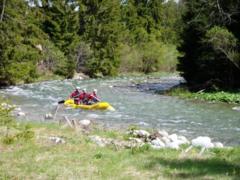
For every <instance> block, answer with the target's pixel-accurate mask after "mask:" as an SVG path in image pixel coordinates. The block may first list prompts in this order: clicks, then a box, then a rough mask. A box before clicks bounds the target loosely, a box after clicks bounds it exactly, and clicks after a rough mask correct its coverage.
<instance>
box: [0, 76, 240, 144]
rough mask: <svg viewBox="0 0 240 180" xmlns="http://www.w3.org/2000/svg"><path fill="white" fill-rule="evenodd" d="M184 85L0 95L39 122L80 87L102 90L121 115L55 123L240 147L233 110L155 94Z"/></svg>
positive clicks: (78, 114)
mask: <svg viewBox="0 0 240 180" xmlns="http://www.w3.org/2000/svg"><path fill="white" fill-rule="evenodd" d="M179 81H181V80H180V79H179V78H171V77H169V78H160V79H151V78H150V79H149V78H147V77H132V78H114V79H100V80H99V79H90V80H81V81H80V80H63V81H48V82H42V83H35V84H29V85H22V86H13V87H9V88H7V89H2V90H0V95H3V96H5V97H7V98H9V99H10V100H11V101H12V102H13V103H14V104H16V105H19V106H20V107H21V108H22V110H23V111H24V112H26V117H25V118H27V119H29V120H36V121H39V120H43V119H44V115H45V114H46V113H50V112H51V113H53V112H54V111H55V109H56V107H57V102H58V101H60V100H63V99H65V98H66V97H67V96H68V95H69V94H70V93H71V91H73V88H74V87H76V86H80V87H82V88H87V90H89V91H91V90H92V89H93V88H97V89H98V95H99V97H100V98H101V99H102V100H103V101H107V102H109V103H110V104H111V105H112V106H113V107H114V108H115V109H116V111H84V110H79V109H66V108H60V109H59V111H58V113H57V118H56V119H59V118H62V117H63V116H64V115H67V116H69V117H71V118H77V119H91V120H95V121H98V122H102V123H104V124H105V125H106V126H108V127H127V126H129V125H130V124H131V125H138V126H143V127H146V128H156V129H157V128H158V129H165V130H167V131H168V132H170V133H177V134H180V135H185V136H186V137H188V138H193V137H197V136H210V137H211V138H213V140H214V141H221V142H223V143H224V144H225V145H240V112H237V111H234V110H232V107H233V106H232V105H227V104H223V103H218V104H217V103H206V102H199V101H197V102H196V101H189V100H182V99H179V98H177V97H169V96H164V95H157V94H154V93H153V91H154V90H156V89H167V88H169V87H171V86H174V85H176V84H178V83H179ZM139 82H141V83H140V84H138V85H136V83H139ZM148 82H151V83H148Z"/></svg>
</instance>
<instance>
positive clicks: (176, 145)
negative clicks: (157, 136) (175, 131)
mask: <svg viewBox="0 0 240 180" xmlns="http://www.w3.org/2000/svg"><path fill="white" fill-rule="evenodd" d="M166 147H168V148H171V149H179V144H178V142H170V143H167V144H166Z"/></svg>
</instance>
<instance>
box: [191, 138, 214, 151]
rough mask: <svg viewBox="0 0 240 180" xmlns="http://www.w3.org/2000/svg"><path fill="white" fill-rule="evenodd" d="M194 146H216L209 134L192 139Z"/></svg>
mask: <svg viewBox="0 0 240 180" xmlns="http://www.w3.org/2000/svg"><path fill="white" fill-rule="evenodd" d="M191 143H192V145H193V146H196V147H203V148H212V147H214V145H213V143H212V142H211V138H210V137H208V136H199V137H197V138H195V139H193V140H192V141H191Z"/></svg>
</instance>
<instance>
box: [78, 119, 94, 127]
mask: <svg viewBox="0 0 240 180" xmlns="http://www.w3.org/2000/svg"><path fill="white" fill-rule="evenodd" d="M79 124H80V125H82V126H85V127H86V126H89V125H90V124H91V121H90V120H87V119H84V120H81V121H79Z"/></svg>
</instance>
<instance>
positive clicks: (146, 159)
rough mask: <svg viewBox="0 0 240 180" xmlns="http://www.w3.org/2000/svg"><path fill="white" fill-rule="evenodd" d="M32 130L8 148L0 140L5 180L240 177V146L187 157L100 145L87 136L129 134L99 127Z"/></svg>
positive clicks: (164, 151) (33, 127)
mask: <svg viewBox="0 0 240 180" xmlns="http://www.w3.org/2000/svg"><path fill="white" fill-rule="evenodd" d="M18 126H24V124H23V123H20V124H18ZM28 126H29V125H28ZM30 126H31V129H30V130H31V132H33V133H34V137H33V138H29V139H25V140H24V139H19V140H17V141H14V142H13V143H12V144H5V143H3V141H2V140H3V136H0V137H1V142H0V153H1V156H0V179H183V178H199V179H234V178H237V177H239V176H240V148H232V149H212V150H209V151H207V152H205V153H204V154H203V155H202V156H199V155H198V152H199V150H198V149H194V150H193V151H191V152H189V153H187V154H186V153H183V152H182V151H181V150H171V149H161V150H153V149H150V148H147V147H143V148H132V149H116V148H115V147H111V146H109V147H98V146H97V145H96V144H94V143H92V142H91V141H90V140H89V138H88V135H99V136H101V137H111V138H113V137H114V138H119V139H123V138H124V137H125V134H124V133H121V132H117V131H110V130H104V129H102V128H100V127H99V128H92V130H91V131H89V132H88V133H87V134H86V133H83V132H82V131H78V130H73V129H70V128H62V127H59V126H58V124H55V123H44V124H43V123H42V124H41V123H30ZM3 129H4V128H3V127H2V128H1V132H3V131H2V130H3ZM1 134H2V133H1ZM50 136H58V137H62V138H63V139H65V141H66V143H65V144H54V143H52V142H51V141H50V140H49V137H50Z"/></svg>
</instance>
